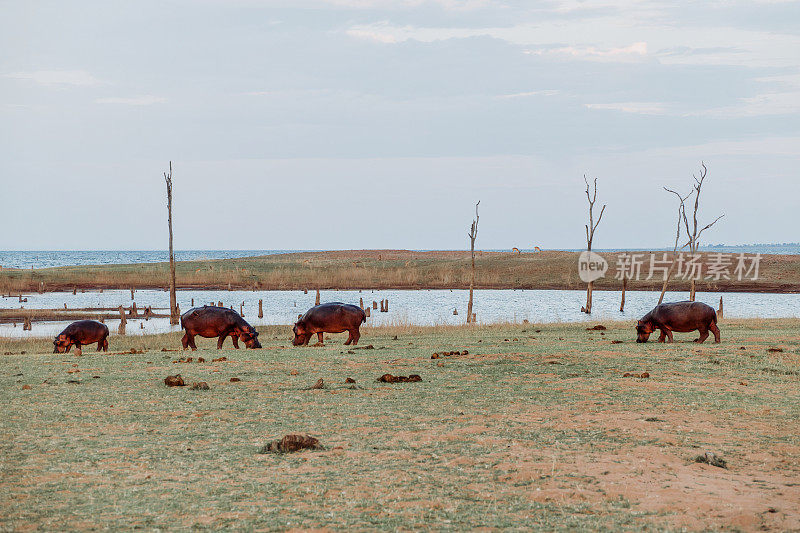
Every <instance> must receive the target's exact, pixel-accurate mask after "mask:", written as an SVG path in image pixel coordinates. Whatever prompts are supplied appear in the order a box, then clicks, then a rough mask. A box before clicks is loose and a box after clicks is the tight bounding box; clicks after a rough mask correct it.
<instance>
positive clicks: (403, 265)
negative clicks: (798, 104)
mask: <svg viewBox="0 0 800 533" xmlns="http://www.w3.org/2000/svg"><path fill="white" fill-rule="evenodd" d="M647 252H648V251H644V252H642V253H647ZM599 253H600V255H602V256H604V257H605V258H606V259H607V260H608V261H609V264H611V263H612V262H613V261H615V260H616V255H617V254H616V253H615V252H599ZM707 253H711V254H713V253H716V251H714V252H707ZM577 257H578V253H577V252H569V251H543V252H537V253H530V252H527V253H519V254H518V253H517V252H489V251H481V252H477V259H476V284H475V288H479V289H548V290H580V289H583V288H585V287H586V285H585V283H583V282H582V281H581V280H580V279H579V277H578V272H577ZM469 259H470V255H469V252H466V251H430V252H420V251H410V250H346V251H327V252H287V253H281V254H273V255H265V256H260V257H241V258H232V259H213V260H193V261H180V262H178V263H177V285H178V288H180V289H220V290H225V289H228V288H231V289H244V290H303V289H309V290H311V289H325V290H331V289H365V288H367V289H465V288H468V287H469V278H470V276H469V270H470V261H469ZM167 270H168V267H167V263H166V262H164V261H160V262H152V263H130V264H106V265H81V266H66V267H56V268H44V269H7V268H3V269H0V291H1V292H2V293H4V294H8V293H17V292H33V291H39V290H44V291H46V292H50V291H72V290H87V289H88V290H93V289H131V288H134V289H163V288H165V287H166V286H167V279H168V276H167ZM661 284H662V282H661V281H658V279H655V278H654V279H651V280H649V281H648V280H644V279H641V280H631V281H629V283H628V287H627V290H630V291H638V290H661ZM688 286H689V283H688V281H683V280H678V281H672V282H671V283H670V290H673V291H675V290H688ZM620 289H621V282H620V281H619V280H617V279H614V272H608V273H607V277H605V278H602V279H600V280H598V281H596V282H595V290H612V291H616V290H620ZM698 290H700V291H714V292H762V293H798V292H800V255H794V254H786V255H773V254H764V255H762V259H761V267H760V272H759V279H757V280H743V281H737V280H735V279H732V280H725V279H721V280H719V281H713V280H701V281H699V282H698Z"/></svg>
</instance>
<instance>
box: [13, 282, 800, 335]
mask: <svg viewBox="0 0 800 533" xmlns="http://www.w3.org/2000/svg"><path fill="white" fill-rule="evenodd" d="M468 294H469V291H467V290H456V289H453V290H416V291H409V290H374V291H373V290H363V291H357V290H348V291H322V295H321V296H322V301H323V302H332V301H340V302H345V303H352V304H356V305H358V303H359V298H363V299H364V304H365V305H367V304H371V303H372V302H373V301H380V300H382V299H385V298H388V299H389V312H388V313H380V312H379V311H378V310H373V311H372V316H371V317H370V318H368V319H367V324H368V325H404V324H416V325H442V324H462V323H464V322H465V320H466V307H467V299H468ZM658 295H659V293H658V292H650V291H631V292H628V293H627V294H626V304H625V313H620V312H619V300H620V293H619V292H617V291H595V292H594V303H593V307H594V309H593V312H592V315H591V316H587V315H586V314H584V313H581V312H580V308H581V305H583V304H584V303H585V299H586V293H585V291H582V290H581V291H548V290H476V291H475V309H474V310H475V312H476V313H477V317H478V322H480V323H485V324H487V323H497V322H522V321H523V320H528V321H530V322H532V323H546V322H602V321H604V320H607V321H610V320H629V321H631V322H633V321H635V320H637V319H639V318H640V317H641V316H643V315H644V314H645V313H647V312H648V311H649V310H650V309H652V308H653V307H654V305H655V303H656V302H657V301H658ZM720 296H723V298H724V303H725V316H726V317H728V318H781V317H800V294H758V293H725V294H721V293H700V294H698V297H697V299H698V301H701V302H705V303H707V304H709V305H711V306H712V307H714V308H715V309H716V308H717V307H718V305H719V298H720ZM26 297H27V298H28V301H27V302H26V303H19V301H18V299H17V298H16V297H13V298H0V308H4V309H14V308H19V307H20V306H24V307H25V308H26V309H59V308H60V309H63V308H64V304H65V303H66V304H67V307H69V308H71V309H75V308H95V307H104V308H116V307H117V306H119V305H122V306H124V307H126V308H127V307H130V305H131V296H130V291H122V290H106V291H103V292H102V293H101V292H99V291H87V292H85V293H81V292H78V293H77V294H75V295H73V294H72V293H71V292H53V293H44V294H29V295H26ZM314 298H315V293H314V292H313V291H309V293H308V294H303V291H224V290H223V291H208V290H184V291H178V303H179V305H180V308H181V310H183V311H186V310H188V309H189V308H191V302H192V299H194V303H195V306H201V305H204V304H210V303H212V302H214V303H217V302H220V301H221V302H223V304H224V305H225V306H226V307H230V306H233V307H234V309H236V310H237V311H239V308H240V304H242V302H244V314H245V319H246V320H247V321H248V322H250V323H251V324H253V325H269V324H286V325H287V326H288V325H289V324H292V323H293V322H294V321H295V320H296V319H297V315H298V314H300V313H304V312H305V311H306V310H307V309H308V308H309V307H312V306H313V305H314ZM687 298H688V293H677V292H673V293H668V294H667V297H666V298H665V301H679V300H686V299H687ZM259 299H262V300H263V301H264V318H262V319H259V318H258V301H259ZM135 302H136V305H137V307H138V308H139V309H142V308H144V307H146V306H152V307H153V308H154V309H155V308H162V309H163V308H168V307H169V293H168V292H166V291H160V290H139V291H136V294H135ZM454 309H457V310H458V312H459V314H458V315H453V310H454ZM162 312H168V311H162ZM66 324H67V323H66V322H34V324H33V330H32V331H22V325H21V324H17V326H16V327H13V326H12V325H11V324H0V337H51V336H55V335H56V334H57V333H59V332H60V331H61V330H62V329H63V328H64V327H65V326H66ZM106 324H107V325H108V326H109V328H110V329H111V331H112V335H113V334H115V333H116V330H117V326H118V325H119V320H108V321H106ZM140 324H143V325H144V329H142V328H141V327H140ZM179 329H180V327H179V326H170V325H169V319H167V318H160V319H151V320H149V321H144V320H128V326H127V332H128V334H129V335H140V334H151V333H163V332H167V331H177V330H179ZM287 334H288V327H287Z"/></svg>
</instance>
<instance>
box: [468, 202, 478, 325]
mask: <svg viewBox="0 0 800 533" xmlns="http://www.w3.org/2000/svg"><path fill="white" fill-rule="evenodd" d="M479 205H481V202H480V200H478V203H477V204H475V220H473V221H472V227H470V230H469V233H468V236H469V249H470V252H471V254H472V273H471V275H470V279H469V303H467V323H470V322H474V314H473V313H472V292H473V290H474V289H475V239H476V238H477V237H478V221H479V220H480V217H479V216H478V206H479Z"/></svg>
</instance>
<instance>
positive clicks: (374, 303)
mask: <svg viewBox="0 0 800 533" xmlns="http://www.w3.org/2000/svg"><path fill="white" fill-rule="evenodd" d="M372 308H373V309H377V308H378V302H376V301H375V300H372Z"/></svg>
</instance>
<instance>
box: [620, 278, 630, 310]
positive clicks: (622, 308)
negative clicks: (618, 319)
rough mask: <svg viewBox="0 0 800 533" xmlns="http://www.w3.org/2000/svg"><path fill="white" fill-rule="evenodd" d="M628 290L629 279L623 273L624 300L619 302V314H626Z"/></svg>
mask: <svg viewBox="0 0 800 533" xmlns="http://www.w3.org/2000/svg"><path fill="white" fill-rule="evenodd" d="M627 288H628V277H627V276H626V275H625V273H624V272H623V273H622V299H621V300H620V302H619V312H620V313H624V312H625V289H627Z"/></svg>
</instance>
